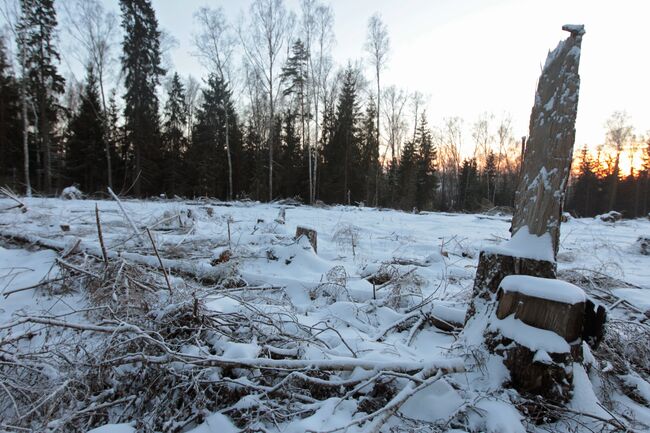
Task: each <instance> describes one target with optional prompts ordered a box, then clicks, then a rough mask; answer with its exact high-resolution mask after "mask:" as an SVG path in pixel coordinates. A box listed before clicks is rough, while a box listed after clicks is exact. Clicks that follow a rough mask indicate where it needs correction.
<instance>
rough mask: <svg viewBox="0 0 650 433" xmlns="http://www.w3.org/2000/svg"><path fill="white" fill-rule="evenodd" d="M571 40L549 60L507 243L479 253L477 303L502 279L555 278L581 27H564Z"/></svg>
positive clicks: (575, 106)
mask: <svg viewBox="0 0 650 433" xmlns="http://www.w3.org/2000/svg"><path fill="white" fill-rule="evenodd" d="M563 29H564V30H567V31H568V32H570V33H571V35H570V36H569V37H568V38H567V39H566V40H564V41H562V42H560V44H559V45H558V46H557V48H555V50H553V51H552V52H550V53H549V54H548V58H547V60H546V65H545V66H544V69H543V71H542V75H541V77H540V79H539V83H538V86H537V92H536V93H535V104H534V105H533V110H532V113H531V116H530V133H529V137H528V141H527V143H526V148H525V153H524V161H523V170H522V176H521V181H520V183H519V186H518V188H517V193H516V197H515V212H514V215H513V218H512V227H511V229H510V231H511V233H512V239H511V240H510V241H509V242H507V243H506V244H505V245H503V246H500V247H497V248H493V249H489V250H486V251H484V252H483V253H481V255H480V257H479V265H478V269H477V272H476V279H475V281H474V293H473V301H472V305H471V306H470V308H469V310H468V316H467V317H468V318H469V317H471V316H472V315H473V314H474V312H475V310H476V306H475V300H476V299H477V298H480V299H484V300H487V299H489V298H490V296H492V295H494V294H496V288H497V287H498V285H499V283H500V282H501V279H503V277H505V276H506V275H512V274H524V275H532V276H538V277H545V278H555V268H556V265H555V257H556V255H557V250H558V247H559V239H560V222H561V215H562V206H563V204H564V195H565V192H566V187H567V180H568V178H569V172H570V169H571V160H572V157H573V144H574V141H575V120H576V115H577V112H578V91H579V88H580V76H579V75H578V65H579V62H580V45H581V43H582V35H583V34H584V32H585V31H584V27H583V26H573V25H567V26H564V27H563Z"/></svg>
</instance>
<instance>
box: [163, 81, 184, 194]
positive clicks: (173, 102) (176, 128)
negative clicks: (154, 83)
mask: <svg viewBox="0 0 650 433" xmlns="http://www.w3.org/2000/svg"><path fill="white" fill-rule="evenodd" d="M186 125H187V105H186V103H185V89H184V88H183V84H182V83H181V79H180V77H179V75H178V73H174V75H173V77H172V81H171V86H170V89H169V93H168V95H167V102H166V103H165V110H164V121H163V137H162V138H163V152H164V153H163V155H164V160H163V169H164V184H163V185H164V191H165V192H166V193H169V194H170V195H172V196H173V195H174V194H178V193H180V192H181V191H183V189H184V188H183V183H184V180H185V176H184V167H183V155H184V154H185V151H186V148H187V140H186V138H185V133H184V131H185V128H186Z"/></svg>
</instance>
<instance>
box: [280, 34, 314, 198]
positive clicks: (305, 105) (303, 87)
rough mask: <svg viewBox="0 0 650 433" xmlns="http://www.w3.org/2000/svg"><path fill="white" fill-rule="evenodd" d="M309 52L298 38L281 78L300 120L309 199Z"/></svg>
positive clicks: (310, 176)
mask: <svg viewBox="0 0 650 433" xmlns="http://www.w3.org/2000/svg"><path fill="white" fill-rule="evenodd" d="M308 71H309V52H308V50H307V48H306V47H305V44H304V43H303V42H302V41H301V40H300V39H298V40H297V41H296V42H295V43H294V44H293V46H292V47H291V55H290V56H289V58H288V59H287V63H286V65H285V66H284V67H283V68H282V74H281V79H282V81H284V82H285V83H286V87H285V89H284V92H283V93H284V95H285V96H294V106H295V107H296V109H295V111H296V114H297V115H298V116H299V122H300V143H301V145H302V148H303V149H304V150H305V152H306V156H307V170H306V172H305V174H307V177H308V181H309V192H308V197H307V198H308V201H311V199H312V197H313V173H312V170H313V160H312V154H313V153H312V147H311V142H309V140H308V138H307V135H308V134H307V133H308V126H307V121H308V119H309V117H310V114H309V106H310V105H309V101H308V95H307V90H308V89H307V86H308V83H309V73H308Z"/></svg>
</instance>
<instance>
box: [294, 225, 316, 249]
mask: <svg viewBox="0 0 650 433" xmlns="http://www.w3.org/2000/svg"><path fill="white" fill-rule="evenodd" d="M301 236H307V239H309V243H310V244H311V247H312V248H313V249H314V252H315V253H318V234H317V232H316V230H314V229H310V228H307V227H302V226H298V227H296V239H299V238H300V237H301Z"/></svg>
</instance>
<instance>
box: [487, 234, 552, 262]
mask: <svg viewBox="0 0 650 433" xmlns="http://www.w3.org/2000/svg"><path fill="white" fill-rule="evenodd" d="M485 252H488V253H493V254H502V255H505V256H512V257H521V258H525V259H533V260H546V261H549V262H554V261H555V257H554V256H555V254H554V253H553V241H552V240H551V235H550V234H549V233H544V234H543V235H542V236H537V235H534V234H532V233H530V231H529V230H528V226H523V227H521V228H520V229H519V230H518V231H517V232H516V233H515V234H514V236H512V238H511V239H510V240H508V241H506V242H504V243H502V244H501V245H498V246H494V247H488V248H486V249H485Z"/></svg>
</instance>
